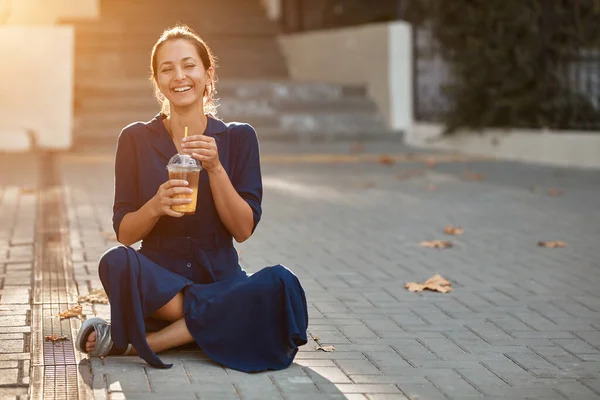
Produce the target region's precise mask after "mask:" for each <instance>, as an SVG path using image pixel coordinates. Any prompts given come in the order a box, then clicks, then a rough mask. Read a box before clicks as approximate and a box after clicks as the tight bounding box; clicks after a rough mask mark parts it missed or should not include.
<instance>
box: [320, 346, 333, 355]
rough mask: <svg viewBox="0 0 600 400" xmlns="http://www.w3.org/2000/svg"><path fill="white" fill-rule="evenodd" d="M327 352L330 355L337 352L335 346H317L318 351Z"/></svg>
mask: <svg viewBox="0 0 600 400" xmlns="http://www.w3.org/2000/svg"><path fill="white" fill-rule="evenodd" d="M319 350H321V351H326V352H328V353H330V352H332V351H335V346H333V345H329V346H317V351H319Z"/></svg>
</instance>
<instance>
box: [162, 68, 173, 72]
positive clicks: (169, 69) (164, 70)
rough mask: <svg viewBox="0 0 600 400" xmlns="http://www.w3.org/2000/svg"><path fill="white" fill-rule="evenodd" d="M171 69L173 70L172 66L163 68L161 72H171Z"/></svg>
mask: <svg viewBox="0 0 600 400" xmlns="http://www.w3.org/2000/svg"><path fill="white" fill-rule="evenodd" d="M172 70H173V68H165V69H163V70H162V71H161V72H171V71H172Z"/></svg>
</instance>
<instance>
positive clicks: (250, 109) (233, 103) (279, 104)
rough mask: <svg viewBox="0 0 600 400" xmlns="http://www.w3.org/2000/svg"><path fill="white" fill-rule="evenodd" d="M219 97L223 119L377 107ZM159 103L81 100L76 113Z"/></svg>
mask: <svg viewBox="0 0 600 400" xmlns="http://www.w3.org/2000/svg"><path fill="white" fill-rule="evenodd" d="M217 97H218V101H217V104H218V112H219V115H221V116H223V117H224V118H229V117H237V116H239V117H251V116H271V115H277V114H279V113H282V112H284V113H285V112H292V113H294V112H307V111H310V112H314V113H321V114H322V113H329V112H373V113H376V112H377V106H376V105H375V103H373V102H372V101H370V100H368V99H366V98H363V97H348V98H344V97H342V98H339V99H321V98H316V99H312V100H294V99H282V100H273V99H260V98H258V99H238V98H233V97H228V96H220V95H219V96H217ZM159 107H160V106H159V103H158V101H157V100H156V98H154V97H153V96H151V95H143V96H120V95H115V96H112V97H105V96H104V97H91V96H86V97H81V100H78V101H77V104H76V108H75V112H76V113H77V114H78V115H82V116H85V115H91V114H103V113H111V112H117V111H118V112H129V111H135V112H138V111H144V112H153V111H158V108H159Z"/></svg>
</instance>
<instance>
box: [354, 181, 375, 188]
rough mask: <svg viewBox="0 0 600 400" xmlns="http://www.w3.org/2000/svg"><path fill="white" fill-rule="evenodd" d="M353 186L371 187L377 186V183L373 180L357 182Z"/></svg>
mask: <svg viewBox="0 0 600 400" xmlns="http://www.w3.org/2000/svg"><path fill="white" fill-rule="evenodd" d="M352 187H354V188H355V189H370V188H372V187H375V184H374V183H373V182H357V183H355V184H354V185H352Z"/></svg>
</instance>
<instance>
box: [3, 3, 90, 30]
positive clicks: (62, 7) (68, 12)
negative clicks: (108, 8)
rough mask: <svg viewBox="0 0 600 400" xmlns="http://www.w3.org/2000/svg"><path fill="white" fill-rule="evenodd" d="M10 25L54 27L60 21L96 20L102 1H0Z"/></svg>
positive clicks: (7, 22) (6, 22)
mask: <svg viewBox="0 0 600 400" xmlns="http://www.w3.org/2000/svg"><path fill="white" fill-rule="evenodd" d="M5 14H7V15H8V19H7V20H6V21H5V22H4V23H5V24H9V25H52V24H55V23H56V22H58V21H59V20H60V19H72V18H96V17H98V16H99V15H100V0H0V15H2V16H4V15H5Z"/></svg>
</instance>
